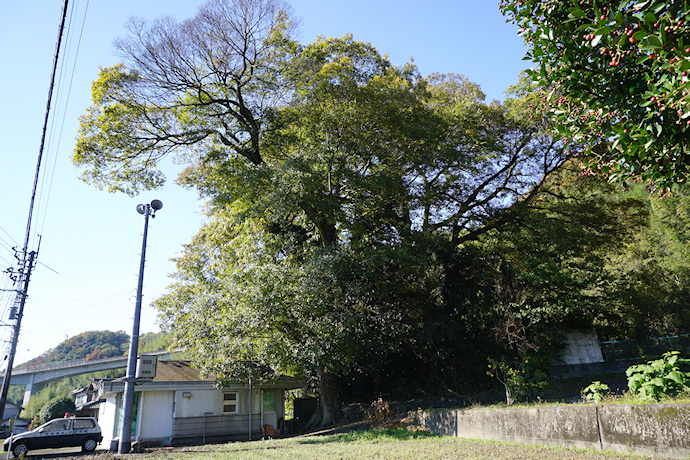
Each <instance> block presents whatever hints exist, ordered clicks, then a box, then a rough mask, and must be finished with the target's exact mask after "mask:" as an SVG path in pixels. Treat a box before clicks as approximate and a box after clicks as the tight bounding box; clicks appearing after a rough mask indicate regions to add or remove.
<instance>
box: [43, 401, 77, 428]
mask: <svg viewBox="0 0 690 460" xmlns="http://www.w3.org/2000/svg"><path fill="white" fill-rule="evenodd" d="M74 409H75V406H74V401H73V400H72V398H70V397H69V396H59V397H57V398H54V399H51V400H50V401H49V402H48V404H46V405H45V406H43V408H42V409H41V423H46V422H49V421H51V420H52V419H54V418H60V417H63V416H64V415H65V413H66V412H72V413H73V412H74Z"/></svg>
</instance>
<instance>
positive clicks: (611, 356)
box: [601, 334, 690, 362]
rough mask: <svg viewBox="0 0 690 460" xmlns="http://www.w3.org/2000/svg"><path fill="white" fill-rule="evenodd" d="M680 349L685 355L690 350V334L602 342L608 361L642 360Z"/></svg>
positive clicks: (602, 349) (602, 348)
mask: <svg viewBox="0 0 690 460" xmlns="http://www.w3.org/2000/svg"><path fill="white" fill-rule="evenodd" d="M674 350H675V351H680V352H681V355H683V356H685V355H687V354H688V352H689V351H690V334H683V335H674V336H672V337H657V338H654V339H645V340H621V341H612V342H602V343H601V352H602V353H603V355H604V359H605V360H606V361H608V362H615V361H628V360H631V359H639V360H641V361H646V360H651V359H656V358H659V357H660V356H661V355H663V354H664V353H666V352H667V351H674Z"/></svg>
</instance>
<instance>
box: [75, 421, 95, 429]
mask: <svg viewBox="0 0 690 460" xmlns="http://www.w3.org/2000/svg"><path fill="white" fill-rule="evenodd" d="M95 426H96V424H95V423H94V421H93V420H91V419H85V420H80V419H74V429H75V430H86V429H89V428H93V427H95Z"/></svg>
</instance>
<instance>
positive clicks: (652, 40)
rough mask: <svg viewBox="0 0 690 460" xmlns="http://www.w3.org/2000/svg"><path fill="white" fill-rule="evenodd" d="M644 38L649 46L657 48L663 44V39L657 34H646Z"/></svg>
mask: <svg viewBox="0 0 690 460" xmlns="http://www.w3.org/2000/svg"><path fill="white" fill-rule="evenodd" d="M645 40H646V41H647V43H649V44H650V45H651V46H655V47H657V48H661V47H662V46H664V42H663V40H662V39H661V37H659V36H658V35H647V36H646V37H645Z"/></svg>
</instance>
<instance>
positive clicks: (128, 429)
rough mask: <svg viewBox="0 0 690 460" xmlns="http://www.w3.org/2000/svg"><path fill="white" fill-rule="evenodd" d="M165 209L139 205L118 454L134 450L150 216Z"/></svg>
mask: <svg viewBox="0 0 690 460" xmlns="http://www.w3.org/2000/svg"><path fill="white" fill-rule="evenodd" d="M162 207H163V203H162V202H161V201H160V200H153V201H152V202H151V204H150V205H149V204H138V205H137V212H138V213H139V214H143V215H144V237H143V240H142V243H141V260H140V262H139V282H138V284H137V300H136V304H135V306H134V325H133V326H132V338H131V339H130V341H129V357H128V359H127V376H126V377H125V394H124V402H123V405H124V412H123V415H122V425H120V444H119V446H118V453H120V454H128V453H129V451H130V450H131V449H132V414H133V412H134V385H135V384H136V380H137V379H136V376H137V355H138V354H139V323H140V320H141V294H142V291H143V288H144V265H145V263H146V238H147V235H148V230H149V216H151V217H156V211H158V210H159V209H161V208H162Z"/></svg>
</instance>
